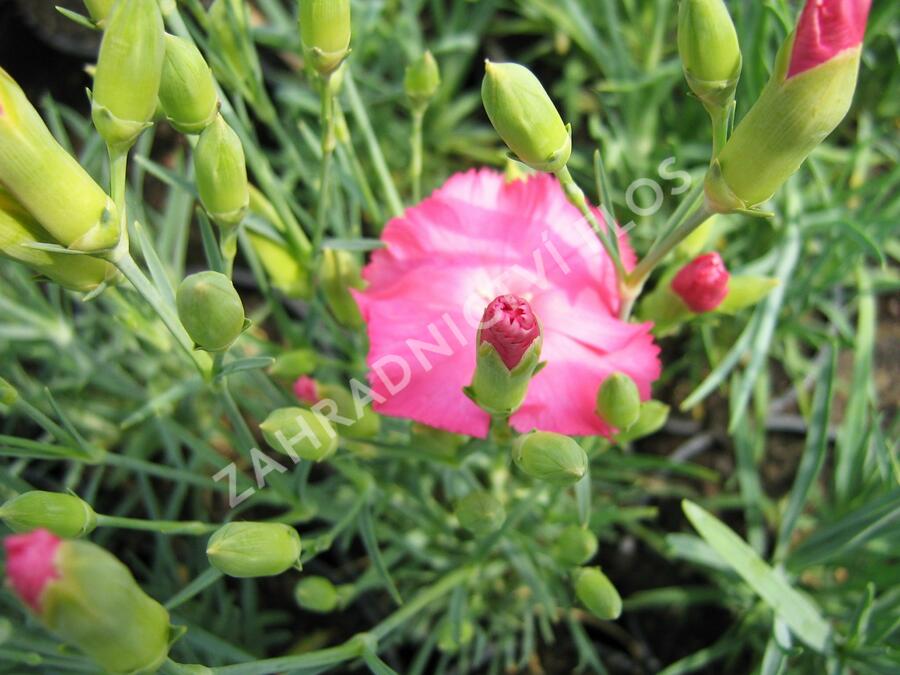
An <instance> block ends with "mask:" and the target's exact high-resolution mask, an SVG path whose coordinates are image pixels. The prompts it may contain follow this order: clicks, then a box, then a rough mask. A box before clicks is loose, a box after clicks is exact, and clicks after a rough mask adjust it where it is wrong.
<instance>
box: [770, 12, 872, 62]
mask: <svg viewBox="0 0 900 675" xmlns="http://www.w3.org/2000/svg"><path fill="white" fill-rule="evenodd" d="M871 4H872V0H807V3H806V6H805V7H804V8H803V12H802V14H801V15H800V21H799V22H798V23H797V32H796V35H795V37H794V45H793V49H792V51H791V64H790V67H789V68H788V74H787V76H788V78H791V77H793V76H794V75H799V74H800V73H802V72H804V71H806V70H809V69H810V68H815V67H816V66H818V65H820V64H822V63H825V62H826V61H830V60H831V59H832V58H834V57H835V56H836V55H837V54H839V53H840V52H842V51H844V50H845V49H852V48H853V47H856V46H857V45H859V44H860V43H861V42H862V40H863V34H864V33H865V32H866V19H867V18H868V15H869V7H870V6H871Z"/></svg>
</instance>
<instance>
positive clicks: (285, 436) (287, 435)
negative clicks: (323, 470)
mask: <svg viewBox="0 0 900 675" xmlns="http://www.w3.org/2000/svg"><path fill="white" fill-rule="evenodd" d="M259 428H260V430H261V431H262V434H263V437H264V438H265V439H266V442H267V443H268V444H269V445H270V446H271V447H272V449H273V450H276V451H278V452H283V453H285V454H286V455H289V456H292V457H293V456H296V457H300V458H301V459H305V460H308V461H311V462H321V461H322V460H324V459H327V458H328V457H330V456H331V455H333V454H334V452H335V451H336V450H337V445H338V441H337V438H338V437H337V433H336V432H335V430H334V427H332V426H331V422H330V421H329V420H328V418H327V417H325V415H323V414H321V413H318V412H316V411H314V410H306V409H305V408H278V409H277V410H273V411H272V412H271V413H270V414H269V416H268V417H267V418H266V419H265V420H264V421H263V422H262V424H260V425H259Z"/></svg>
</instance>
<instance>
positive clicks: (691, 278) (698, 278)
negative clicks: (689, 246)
mask: <svg viewBox="0 0 900 675" xmlns="http://www.w3.org/2000/svg"><path fill="white" fill-rule="evenodd" d="M730 276H731V275H730V274H728V270H727V269H725V263H724V262H722V256H720V255H719V254H718V253H704V254H703V255H700V256H697V257H696V258H694V259H693V260H692V261H691V262H689V263H688V264H687V265H685V266H684V267H682V268H681V269H680V270H679V272H678V274H676V275H675V278H674V279H673V280H672V290H673V291H675V293H677V294H678V296H679V297H680V298H681V299H682V300H683V301H684V304H685V305H687V306H688V309H690V310H691V311H692V312H697V313H698V314H699V313H700V312H711V311H712V310H714V309H715V308H716V307H718V306H719V305H720V304H722V301H723V300H724V299H725V296H726V295H728V279H729V277H730Z"/></svg>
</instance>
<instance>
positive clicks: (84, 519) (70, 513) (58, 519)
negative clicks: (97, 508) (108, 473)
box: [0, 490, 97, 539]
mask: <svg viewBox="0 0 900 675" xmlns="http://www.w3.org/2000/svg"><path fill="white" fill-rule="evenodd" d="M0 519H2V520H3V522H4V523H6V526H7V527H8V528H9V529H11V530H12V531H13V532H31V531H32V530H37V529H40V528H43V529H45V530H50V531H51V532H52V533H53V534H55V535H57V536H60V537H66V538H68V539H72V538H75V537H83V536H84V535H87V534H90V533H91V532H92V531H93V530H94V528H95V527H97V514H96V513H94V510H93V509H92V508H91V506H90V504H88V503H87V502H85V501H84V500H82V499H79V498H78V497H76V496H75V495H70V494H66V493H63V492H44V491H43V490H33V491H31V492H23V493H22V494H20V495H19V496H18V497H15V498H13V499H10V500H9V501H8V502H6V503H5V504H4V505H3V506H2V507H0Z"/></svg>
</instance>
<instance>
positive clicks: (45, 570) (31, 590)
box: [3, 530, 62, 614]
mask: <svg viewBox="0 0 900 675" xmlns="http://www.w3.org/2000/svg"><path fill="white" fill-rule="evenodd" d="M61 543H62V540H61V539H59V537H56V536H55V535H53V534H51V533H50V532H49V531H48V530H35V531H34V532H29V533H28V534H16V535H12V536H10V537H7V538H6V539H5V540H4V541H3V545H4V547H5V548H6V576H7V578H8V579H9V583H10V585H11V586H12V588H13V590H14V591H15V592H16V595H18V596H19V597H20V598H21V599H22V602H24V603H25V604H26V605H28V606H29V607H31V609H33V610H34V611H35V612H36V613H38V614H40V613H41V595H42V594H43V592H44V588H45V587H46V586H47V583H48V582H50V581H53V580H54V579H57V578H58V577H59V572H57V570H56V564H55V558H56V550H57V548H59V545H60V544H61Z"/></svg>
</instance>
